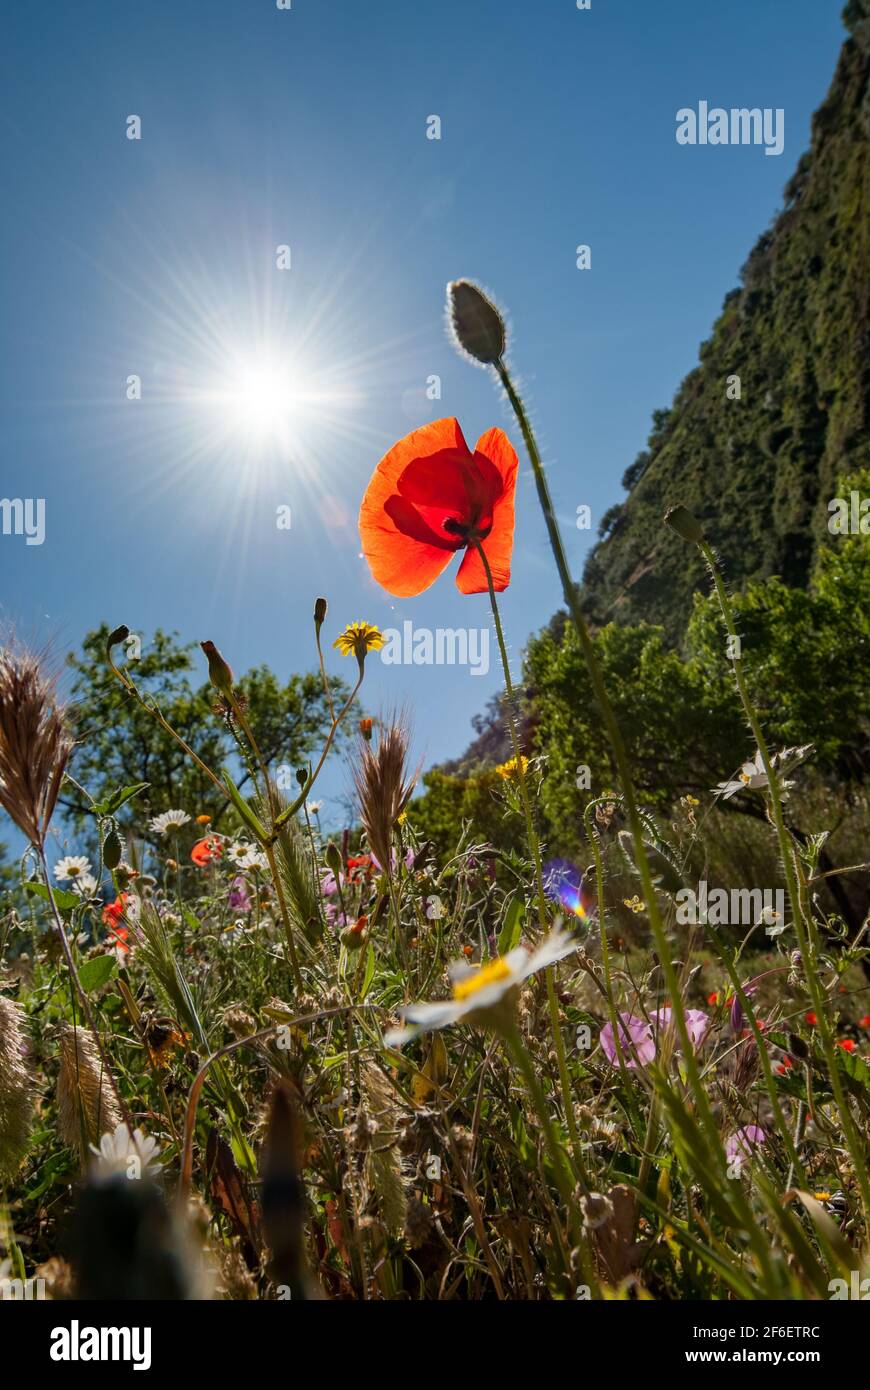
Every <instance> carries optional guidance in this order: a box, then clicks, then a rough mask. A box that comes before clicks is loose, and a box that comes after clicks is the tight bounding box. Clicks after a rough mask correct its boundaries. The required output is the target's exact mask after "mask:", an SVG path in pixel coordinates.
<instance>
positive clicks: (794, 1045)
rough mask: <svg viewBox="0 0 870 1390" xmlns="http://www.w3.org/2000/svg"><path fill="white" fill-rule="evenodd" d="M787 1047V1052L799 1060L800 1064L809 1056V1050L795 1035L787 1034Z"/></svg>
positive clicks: (801, 1039)
mask: <svg viewBox="0 0 870 1390" xmlns="http://www.w3.org/2000/svg"><path fill="white" fill-rule="evenodd" d="M788 1046H789V1051H790V1052H793V1053H794V1055H795V1057H797V1058H799V1059H800V1061H801V1062H805V1061H806V1060H807V1058H808V1057H809V1055H810V1049H809V1048H808V1047H807V1045H806V1043H805V1042H804V1040H803V1038H799V1037H798V1035H797V1033H789V1035H788Z"/></svg>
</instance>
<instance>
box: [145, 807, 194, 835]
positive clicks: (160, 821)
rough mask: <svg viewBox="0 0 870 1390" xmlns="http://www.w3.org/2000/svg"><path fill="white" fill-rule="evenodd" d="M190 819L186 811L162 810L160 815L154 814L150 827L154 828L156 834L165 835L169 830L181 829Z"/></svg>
mask: <svg viewBox="0 0 870 1390" xmlns="http://www.w3.org/2000/svg"><path fill="white" fill-rule="evenodd" d="M189 820H190V816H189V815H188V814H187V812H186V811H162V812H161V814H160V815H159V816H152V818H151V820H150V821H149V822H148V829H149V830H153V831H154V833H155V835H165V834H166V833H167V831H169V830H180V829H181V827H182V826H183V825H187V822H188V821H189Z"/></svg>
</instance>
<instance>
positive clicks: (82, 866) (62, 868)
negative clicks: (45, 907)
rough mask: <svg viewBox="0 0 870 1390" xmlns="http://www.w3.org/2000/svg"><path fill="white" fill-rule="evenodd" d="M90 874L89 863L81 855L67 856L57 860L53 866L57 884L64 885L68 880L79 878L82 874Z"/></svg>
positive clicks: (88, 860)
mask: <svg viewBox="0 0 870 1390" xmlns="http://www.w3.org/2000/svg"><path fill="white" fill-rule="evenodd" d="M90 872H91V861H90V859H85V856H84V855H83V854H67V855H65V857H64V858H63V859H58V861H57V863H56V864H55V866H54V876H55V878H56V879H57V881H58V883H65V882H66V880H67V879H70V878H71V879H76V878H81V876H82V874H89V873H90Z"/></svg>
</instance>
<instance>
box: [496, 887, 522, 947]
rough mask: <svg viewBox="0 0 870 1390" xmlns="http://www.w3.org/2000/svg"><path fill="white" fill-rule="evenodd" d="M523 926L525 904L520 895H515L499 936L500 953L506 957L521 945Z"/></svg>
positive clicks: (509, 905)
mask: <svg viewBox="0 0 870 1390" xmlns="http://www.w3.org/2000/svg"><path fill="white" fill-rule="evenodd" d="M522 925H523V904H522V900H521V898H520V896H519V894H514V896H513V897H512V898H511V900H510V903H509V904H508V910H507V912H506V913H505V918H504V926H503V927H502V929H501V931H500V932H499V934H498V953H499V955H500V956H506V955H507V953H508V951H512V950H513V949H514V947H515V946H518V945H519V940H520V933H521V931H522Z"/></svg>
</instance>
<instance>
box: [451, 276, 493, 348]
mask: <svg viewBox="0 0 870 1390" xmlns="http://www.w3.org/2000/svg"><path fill="white" fill-rule="evenodd" d="M447 310H448V313H449V315H450V324H451V327H452V329H453V336H454V338H455V340H456V343H457V345H458V346H459V347H460V348H461V349H462V351H463V352H465V353H467V354H468V356H469V357H473V358H474V360H475V362H482V363H483V364H484V365H485V366H489V367H491V366H494V365H495V364H496V363H497V362H500V361H501V359H502V357H503V356H504V350H505V326H504V319H503V318H502V316H501V314H500V313H499V311H498V309H497V308H496V307H495V305H494V304H493V303H492V301H491V300H490V299H487V297H486V295H485V294H484V293H483V290H481V289H478V287H477V285H473V284H472V283H471V281H470V280H453V281H452V282H451V283H450V284H449V285H448V286H447Z"/></svg>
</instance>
